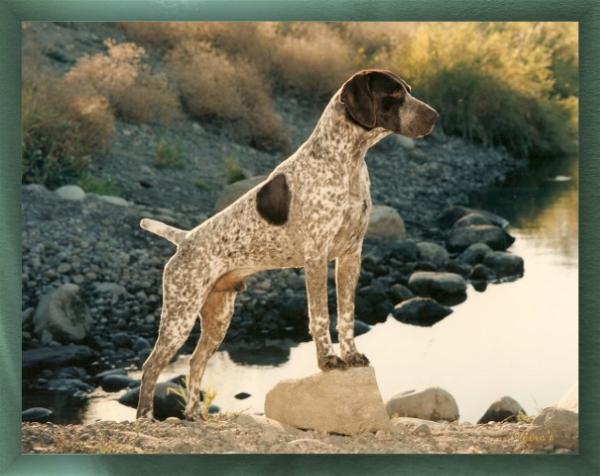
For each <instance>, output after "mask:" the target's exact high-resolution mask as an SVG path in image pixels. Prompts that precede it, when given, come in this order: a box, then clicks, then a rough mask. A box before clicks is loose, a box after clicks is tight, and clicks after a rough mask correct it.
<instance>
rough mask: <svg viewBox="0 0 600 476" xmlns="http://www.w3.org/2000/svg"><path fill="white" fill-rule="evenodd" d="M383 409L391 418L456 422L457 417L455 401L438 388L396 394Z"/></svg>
mask: <svg viewBox="0 0 600 476" xmlns="http://www.w3.org/2000/svg"><path fill="white" fill-rule="evenodd" d="M385 409H386V411H387V413H388V415H389V416H390V417H392V418H395V417H412V418H421V419H423V420H431V421H456V420H458V417H459V413H458V405H457V404H456V400H454V397H453V396H452V395H451V394H450V393H449V392H448V391H446V390H444V389H442V388H439V387H430V388H426V389H424V390H408V391H406V392H402V393H398V394H396V395H394V396H393V397H392V398H390V399H389V400H388V401H387V403H386V404H385Z"/></svg>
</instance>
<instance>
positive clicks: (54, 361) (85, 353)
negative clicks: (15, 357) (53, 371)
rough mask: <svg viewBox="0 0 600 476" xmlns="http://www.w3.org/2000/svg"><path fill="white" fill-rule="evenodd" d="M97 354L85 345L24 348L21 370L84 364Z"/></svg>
mask: <svg viewBox="0 0 600 476" xmlns="http://www.w3.org/2000/svg"><path fill="white" fill-rule="evenodd" d="M97 356H98V354H97V353H96V352H95V351H94V350H92V349H90V348H89V347H87V346H85V345H65V346H58V347H40V348H37V349H30V350H24V351H23V354H22V365H23V370H34V369H45V368H55V367H65V366H67V365H86V364H89V363H90V362H92V361H93V360H94V359H96V358H97Z"/></svg>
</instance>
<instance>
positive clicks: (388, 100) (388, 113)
mask: <svg viewBox="0 0 600 476" xmlns="http://www.w3.org/2000/svg"><path fill="white" fill-rule="evenodd" d="M370 86H371V94H372V96H373V102H374V104H375V122H376V123H377V126H379V127H383V128H385V129H387V130H389V131H392V132H396V133H400V129H401V124H400V107H402V104H403V103H404V99H405V94H406V92H405V91H406V90H408V85H407V84H406V83H405V82H404V81H403V80H402V79H401V78H399V77H398V76H396V75H395V74H394V73H392V72H391V71H384V70H381V71H373V72H372V73H371V82H370Z"/></svg>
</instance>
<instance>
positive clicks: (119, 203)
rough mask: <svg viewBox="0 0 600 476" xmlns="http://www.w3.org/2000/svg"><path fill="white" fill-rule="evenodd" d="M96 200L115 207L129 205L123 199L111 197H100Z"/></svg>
mask: <svg viewBox="0 0 600 476" xmlns="http://www.w3.org/2000/svg"><path fill="white" fill-rule="evenodd" d="M98 198H99V199H100V200H102V201H103V202H106V203H110V204H111V205H116V206H117V207H128V206H129V205H130V203H129V202H128V201H127V200H125V199H124V198H121V197H115V196H113V195H100V196H99V197H98Z"/></svg>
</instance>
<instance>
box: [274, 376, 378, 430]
mask: <svg viewBox="0 0 600 476" xmlns="http://www.w3.org/2000/svg"><path fill="white" fill-rule="evenodd" d="M265 415H266V416H267V417H268V418H272V419H273V420H277V421H279V422H281V423H284V424H286V425H290V426H293V427H295V428H301V429H312V430H317V431H323V432H328V433H340V434H344V435H353V434H356V433H360V432H367V431H368V432H376V431H378V430H385V429H387V428H388V426H389V418H388V416H387V414H386V412H385V408H384V406H383V400H382V398H381V394H380V393H379V388H378V386H377V381H376V379H375V372H374V370H373V368H372V367H357V368H351V369H348V370H331V371H329V372H320V373H318V374H315V375H311V376H309V377H305V378H301V379H290V380H283V381H281V382H279V383H278V384H277V385H275V387H273V388H272V389H271V390H269V392H268V393H267V395H266V398H265Z"/></svg>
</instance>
